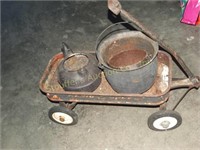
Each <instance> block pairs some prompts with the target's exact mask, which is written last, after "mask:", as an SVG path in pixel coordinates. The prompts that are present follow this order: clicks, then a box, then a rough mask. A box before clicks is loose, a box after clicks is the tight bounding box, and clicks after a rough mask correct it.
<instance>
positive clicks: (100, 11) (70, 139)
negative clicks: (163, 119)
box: [1, 1, 200, 150]
mask: <svg viewBox="0 0 200 150" xmlns="http://www.w3.org/2000/svg"><path fill="white" fill-rule="evenodd" d="M122 5H123V7H124V8H125V9H126V10H128V11H129V12H130V13H132V14H134V15H135V16H136V17H137V18H139V20H140V21H141V22H143V23H144V24H145V25H146V26H147V27H148V28H149V29H151V30H152V31H153V32H155V33H157V34H158V35H159V37H160V38H161V39H162V40H164V41H165V42H166V43H167V44H169V45H170V46H171V47H172V48H174V49H175V50H176V51H177V52H178V53H179V54H180V55H181V57H182V58H183V59H184V61H185V62H186V64H187V65H188V66H189V68H190V69H191V70H192V72H194V74H196V75H199V74H200V67H199V64H200V61H199V58H200V49H199V47H200V46H199V45H200V40H199V39H200V37H199V35H200V29H199V27H194V26H189V25H185V24H181V23H180V22H179V19H180V8H179V3H178V2H158V1H155V2H147V1H145V2H144V1H143V2H131V1H126V2H123V3H122ZM1 10H2V11H1V14H2V15H1V19H2V20H1V25H2V28H1V35H2V39H1V49H2V52H1V56H2V57H1V62H2V66H1V69H2V72H1V73H2V76H1V79H2V80H1V81H2V82H1V96H2V97H1V149H24V150H25V149H26V150H27V149H62V150H63V149H67V150H89V149H93V150H133V149H141V150H151V149H152V150H154V149H159V150H160V149H162V150H172V149H173V150H180V149H182V150H186V149H188V150H189V149H190V150H191V149H198V147H200V138H199V137H200V120H199V117H200V98H199V97H200V91H199V90H192V91H191V92H190V93H189V94H188V95H187V96H186V97H185V99H184V101H183V102H182V103H181V104H180V105H179V107H178V108H177V111H178V112H179V113H180V114H181V115H182V118H183V123H182V125H181V126H180V127H179V128H177V129H175V130H172V131H168V132H155V131H152V130H150V129H149V128H148V127H147V119H148V117H149V115H151V114H152V113H154V112H156V111H157V110H158V108H143V107H141V108H138V107H123V106H106V105H101V106H99V105H78V106H77V107H76V108H75V112H77V113H78V115H79V122H78V124H77V125H75V126H70V127H68V126H62V125H59V124H56V123H53V122H52V121H50V119H49V118H48V110H49V108H51V107H53V106H54V105H56V104H53V103H51V102H50V101H48V100H47V99H46V97H45V95H43V94H42V93H41V92H40V90H39V85H38V82H39V80H40V78H41V75H42V73H43V71H44V69H45V67H46V65H47V63H48V61H49V59H50V58H51V57H52V56H54V55H55V54H56V53H58V52H60V46H61V42H62V41H65V42H67V43H68V44H69V45H70V47H71V48H72V49H73V50H74V51H84V50H94V46H95V40H96V38H97V36H98V34H99V33H100V32H101V31H102V30H103V29H104V28H106V27H107V26H108V25H110V24H112V22H111V21H110V20H109V19H108V18H107V5H106V2H105V1H101V2H2V3H1ZM173 76H174V77H182V76H183V75H182V74H181V72H180V71H179V69H178V68H177V67H175V66H174V67H173ZM184 91H185V89H183V90H182V89H181V90H176V91H175V92H172V93H170V100H169V104H168V105H169V109H170V107H172V106H173V104H175V102H176V101H177V100H178V98H179V97H180V96H181V94H182V93H183V92H184Z"/></svg>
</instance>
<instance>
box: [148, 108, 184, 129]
mask: <svg viewBox="0 0 200 150" xmlns="http://www.w3.org/2000/svg"><path fill="white" fill-rule="evenodd" d="M181 123H182V118H181V116H180V114H179V113H178V112H176V111H173V110H161V111H158V112H155V113H153V114H152V115H151V116H149V119H148V126H149V128H150V129H152V130H155V131H166V130H172V129H175V128H177V127H179V126H180V125H181Z"/></svg>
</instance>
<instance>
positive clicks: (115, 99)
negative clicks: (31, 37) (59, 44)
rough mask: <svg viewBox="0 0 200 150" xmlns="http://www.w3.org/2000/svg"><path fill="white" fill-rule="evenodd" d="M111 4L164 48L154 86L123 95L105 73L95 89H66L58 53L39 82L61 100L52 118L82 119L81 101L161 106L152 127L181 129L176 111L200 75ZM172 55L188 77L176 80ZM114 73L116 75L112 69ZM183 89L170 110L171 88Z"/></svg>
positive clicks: (113, 4) (111, 0)
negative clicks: (60, 76) (77, 108)
mask: <svg viewBox="0 0 200 150" xmlns="http://www.w3.org/2000/svg"><path fill="white" fill-rule="evenodd" d="M108 7H109V9H110V10H111V11H112V12H113V13H115V14H116V15H117V14H120V15H121V16H124V17H125V18H126V19H128V21H131V22H132V23H134V24H135V25H136V28H137V29H138V30H139V31H141V32H143V33H144V34H146V35H147V36H148V37H150V38H151V39H153V40H155V41H157V42H158V44H159V45H160V47H162V48H163V50H159V52H158V56H157V58H158V68H157V74H156V79H155V82H154V84H153V86H152V87H151V88H150V89H149V90H148V91H146V92H144V93H142V94H122V93H121V94H120V93H117V92H115V91H114V90H113V89H112V87H111V86H110V85H109V84H108V82H107V80H106V78H105V75H104V73H103V72H102V74H101V75H102V81H101V84H100V86H99V87H98V88H97V89H96V90H95V91H93V92H75V91H64V89H63V88H62V87H61V86H60V84H59V83H58V81H57V73H56V71H57V67H58V65H59V63H60V62H61V61H62V60H63V54H62V53H58V54H56V55H55V56H54V57H53V58H52V59H51V60H50V61H49V63H48V65H47V67H46V69H45V71H44V73H43V75H42V78H41V79H40V83H39V86H40V90H41V91H42V92H43V93H44V94H46V96H47V98H48V99H49V100H50V101H52V102H56V103H59V106H54V107H52V108H51V109H50V110H49V117H50V119H51V120H53V121H54V122H57V123H59V124H63V125H74V124H76V123H77V122H78V116H77V114H76V113H75V112H74V111H73V108H74V107H75V106H76V105H77V104H81V103H87V104H114V105H131V106H158V107H159V108H160V110H159V111H158V112H155V113H153V114H152V115H150V117H149V118H148V126H149V128H150V129H152V130H156V131H166V130H171V129H175V128H177V127H178V126H180V125H181V123H182V118H181V116H180V114H179V113H178V112H176V111H175V109H176V107H177V106H178V105H179V103H180V102H181V101H182V100H183V98H184V97H185V95H186V94H187V93H188V91H190V90H191V89H193V88H196V89H198V88H199V87H200V77H199V76H194V75H193V73H192V72H191V71H190V69H189V68H188V67H187V66H186V65H185V63H184V62H183V60H182V59H181V58H180V57H179V56H178V55H177V54H176V52H175V51H174V50H173V49H171V48H170V47H169V46H167V45H166V44H164V43H163V42H162V41H160V40H159V39H158V38H157V36H155V35H154V34H152V33H151V32H150V31H149V30H148V29H146V28H145V27H144V26H143V25H141V23H140V22H139V21H138V20H136V19H135V18H134V17H132V16H131V15H130V14H128V13H127V12H126V11H125V10H123V9H122V7H121V5H120V3H119V2H118V1H117V0H108ZM86 53H89V52H86ZM90 53H91V52H90ZM171 57H173V58H174V60H175V61H176V62H177V63H178V65H179V66H180V68H181V69H182V71H183V72H184V73H185V74H186V76H187V77H186V78H179V79H177V78H176V79H175V78H173V77H172V58H171ZM110 75H112V72H111V73H110ZM179 88H187V89H188V90H187V91H186V92H185V93H184V94H183V96H182V97H181V98H180V99H179V100H178V101H177V103H176V105H175V106H174V107H173V108H172V110H167V108H166V103H167V102H168V100H169V93H170V91H172V90H174V89H179Z"/></svg>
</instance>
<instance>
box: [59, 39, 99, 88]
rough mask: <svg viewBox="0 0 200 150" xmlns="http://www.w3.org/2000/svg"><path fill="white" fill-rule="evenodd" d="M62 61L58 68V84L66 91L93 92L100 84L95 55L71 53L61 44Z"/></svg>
mask: <svg viewBox="0 0 200 150" xmlns="http://www.w3.org/2000/svg"><path fill="white" fill-rule="evenodd" d="M61 50H62V52H63V55H64V60H63V61H61V63H60V64H59V66H58V70H57V72H58V82H59V83H60V85H61V86H62V87H63V89H64V90H66V91H85V92H92V91H94V90H95V89H96V88H97V87H98V86H99V84H100V83H101V70H100V69H99V68H98V61H97V59H96V57H95V55H92V54H88V53H87V54H82V53H73V52H72V51H71V50H70V49H69V47H68V46H67V45H66V44H65V43H63V45H62V49H61Z"/></svg>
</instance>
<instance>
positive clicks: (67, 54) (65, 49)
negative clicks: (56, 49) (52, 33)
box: [61, 42, 73, 59]
mask: <svg viewBox="0 0 200 150" xmlns="http://www.w3.org/2000/svg"><path fill="white" fill-rule="evenodd" d="M61 51H62V53H63V55H64V58H65V59H66V58H68V57H70V56H71V55H72V54H73V51H72V50H71V49H70V48H69V46H68V45H67V44H66V43H65V42H62V48H61Z"/></svg>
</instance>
